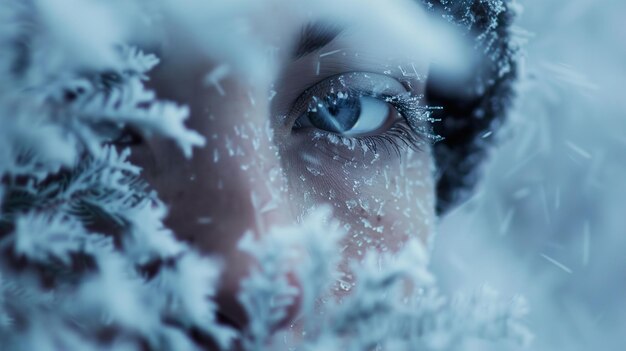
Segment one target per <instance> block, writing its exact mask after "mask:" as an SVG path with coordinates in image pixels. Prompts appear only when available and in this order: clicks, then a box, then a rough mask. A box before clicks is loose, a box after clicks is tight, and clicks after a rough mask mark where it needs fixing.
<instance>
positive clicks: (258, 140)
mask: <svg viewBox="0 0 626 351" xmlns="http://www.w3.org/2000/svg"><path fill="white" fill-rule="evenodd" d="M349 3H350V2H349V1H348V2H346V6H348V5H349ZM396 3H397V4H398V6H401V7H399V8H398V9H396V10H397V11H396V12H393V11H391V14H390V13H378V10H377V6H375V5H373V4H369V2H360V5H359V6H360V11H362V12H361V13H362V14H365V15H367V16H370V17H368V18H369V20H368V21H365V22H366V23H363V21H361V20H360V19H359V17H362V16H364V15H359V16H353V15H345V14H344V13H343V12H341V11H340V10H341V9H342V7H341V6H338V7H337V13H334V12H333V11H332V10H328V11H325V12H320V13H318V14H314V15H311V13H310V12H308V11H304V10H302V9H299V8H298V6H295V5H294V3H293V2H290V1H280V0H276V1H268V2H267V6H265V5H263V6H261V10H258V9H257V10H256V11H243V12H242V13H241V14H239V15H237V16H236V17H237V19H238V21H242V22H244V23H246V28H248V29H249V32H253V33H254V34H255V36H254V38H255V40H256V42H255V43H256V44H258V46H259V48H260V52H265V54H264V55H266V56H264V57H265V58H266V59H260V61H263V62H265V63H264V64H266V66H265V67H267V69H263V70H262V71H263V75H262V76H257V77H253V78H251V77H252V76H251V75H250V74H247V73H246V71H245V69H240V68H239V66H238V65H239V63H238V62H235V60H234V59H233V58H232V57H229V56H228V55H227V54H224V55H222V57H219V56H220V55H213V56H212V55H211V54H206V52H205V51H204V50H203V48H202V47H201V45H200V44H198V43H199V41H197V40H192V39H189V37H190V35H189V33H187V32H186V29H185V28H184V26H181V24H179V23H176V22H175V21H172V23H170V24H169V25H168V27H166V33H167V35H168V37H169V40H167V41H166V43H165V44H164V46H163V51H162V53H161V56H162V63H161V64H160V66H159V67H158V68H157V70H156V71H155V72H154V74H153V75H152V76H151V82H150V85H151V87H152V88H154V89H155V90H156V92H157V95H158V96H159V97H160V98H165V99H169V100H173V101H177V102H179V103H182V104H186V105H188V106H189V108H190V117H189V120H188V121H187V126H188V127H189V128H191V129H193V130H195V131H197V132H198V133H200V134H202V135H203V136H204V137H205V139H206V145H205V146H204V147H202V148H197V149H195V150H194V153H193V156H192V157H191V158H189V159H187V158H185V157H184V155H183V154H182V153H181V152H180V151H179V150H178V149H177V148H176V147H175V145H174V144H173V143H171V142H168V141H166V140H163V139H158V138H146V139H145V140H143V141H142V142H141V143H139V144H136V145H132V152H133V155H132V161H134V163H136V164H139V165H141V166H142V167H143V169H144V171H143V177H145V179H146V180H147V181H148V182H149V183H150V184H151V186H152V187H153V188H154V189H156V190H157V192H158V194H159V195H160V198H161V199H162V200H163V201H164V202H165V203H166V204H167V205H168V207H169V214H168V217H167V219H166V224H167V225H168V226H169V227H170V228H171V229H173V230H174V232H175V233H176V235H177V236H178V237H179V238H180V239H182V240H185V241H187V242H189V243H190V244H191V245H192V246H193V247H195V248H197V249H198V250H199V251H201V252H203V253H205V254H207V255H211V256H214V257H219V258H221V260H222V262H223V268H224V271H223V275H222V280H221V286H220V292H219V294H218V298H217V300H218V304H219V305H220V314H221V315H222V316H223V318H224V319H225V321H226V322H227V323H229V324H233V325H235V326H237V327H242V326H243V325H245V323H246V322H245V321H246V317H245V314H244V312H243V311H242V309H241V307H240V306H239V305H238V303H237V301H236V293H237V290H238V288H239V282H240V281H241V279H242V278H243V277H245V276H246V274H247V273H248V269H249V267H250V266H251V265H252V264H254V263H253V262H252V261H251V259H249V258H248V257H246V256H245V255H244V254H243V253H241V252H240V251H238V250H237V242H238V241H239V239H240V238H241V237H242V235H243V234H244V233H246V232H248V231H252V232H253V233H255V235H263V233H264V232H267V230H268V229H269V228H271V227H272V226H277V225H284V224H292V223H297V222H298V221H299V220H300V219H301V218H302V217H303V216H304V215H305V214H306V213H307V211H309V210H310V209H312V208H315V207H317V206H320V205H330V206H331V207H332V208H333V213H334V215H335V216H336V217H337V218H338V219H339V220H340V221H341V223H342V224H343V225H344V226H345V228H347V229H348V236H347V237H346V239H345V240H344V243H343V247H344V248H345V249H344V250H343V255H344V256H343V259H348V258H359V257H362V255H363V254H364V253H365V251H366V250H367V249H368V248H375V249H377V250H381V251H387V250H391V251H395V250H397V249H398V248H400V247H401V246H402V244H403V243H404V242H405V241H406V240H407V239H408V238H411V237H418V238H420V239H421V240H422V241H424V242H426V240H427V239H428V237H429V236H430V235H431V234H432V231H433V227H434V221H435V213H434V197H435V195H434V180H433V172H432V171H433V159H432V155H431V152H430V146H429V145H428V143H426V142H422V143H420V144H419V148H411V147H406V146H402V145H401V147H400V148H398V150H397V151H396V150H395V149H394V148H393V147H391V146H389V147H388V148H387V146H385V144H384V143H385V142H388V141H385V140H383V139H375V140H377V142H376V143H377V145H378V146H379V147H378V148H377V150H370V149H367V148H365V147H362V146H361V145H360V144H357V143H356V142H354V141H351V142H347V144H349V145H347V146H346V145H344V143H343V141H339V142H337V140H335V139H333V138H332V136H331V137H329V136H328V135H329V134H333V133H331V132H329V131H324V130H321V129H320V128H317V127H315V126H310V125H309V126H307V127H300V126H299V124H298V121H301V118H303V117H302V116H303V115H305V114H306V113H307V111H308V110H307V107H308V106H309V104H310V102H311V98H312V97H313V96H316V97H323V96H324V95H327V94H330V91H331V90H332V89H333V88H334V89H338V88H339V87H346V86H347V87H349V88H351V89H361V90H375V92H376V93H379V92H384V93H385V94H386V95H399V94H405V95H406V94H410V95H412V96H419V95H420V94H421V93H423V91H424V87H425V84H426V79H427V70H428V65H429V62H428V59H427V55H425V54H424V53H423V52H420V51H419V48H417V49H411V50H409V49H407V47H408V46H410V42H407V40H410V38H412V37H415V36H418V35H420V34H419V33H415V32H411V31H410V30H411V28H407V29H406V30H404V33H403V35H404V36H405V37H402V38H401V37H399V36H398V33H397V32H396V28H394V26H393V25H391V24H389V25H385V23H388V22H387V21H388V18H387V16H396V19H397V17H398V16H406V19H407V21H409V20H410V21H413V22H414V21H417V20H418V19H419V18H422V17H421V16H423V15H424V14H423V12H422V10H421V9H420V8H419V6H417V5H414V4H409V3H408V2H405V1H390V2H389V3H388V4H386V6H389V7H391V8H393V6H395V4H396ZM327 7H328V8H331V7H329V6H327ZM369 7H371V9H370V8H369ZM342 16H343V17H342ZM274 19H282V20H281V21H277V20H274ZM337 19H340V21H339V22H340V23H341V29H340V30H339V33H336V35H334V36H332V38H330V40H318V43H317V44H319V45H318V46H315V45H314V46H313V47H309V48H308V50H300V51H301V52H300V53H299V54H298V55H294V51H297V50H298V45H299V43H301V39H302V35H303V28H306V27H307V25H309V26H311V25H312V26H316V25H317V24H319V23H328V22H329V21H330V22H333V23H334V21H336V20H337ZM381 24H382V25H381ZM370 25H371V27H368V26H370ZM317 29H319V28H317ZM372 33H376V36H372ZM318 34H319V33H318ZM207 35H210V33H209V34H207ZM220 35H221V36H222V40H224V42H225V43H229V45H235V46H236V45H237V40H238V37H236V35H238V34H236V33H235V34H232V35H233V37H232V38H231V37H228V34H225V33H220ZM318 39H319V38H318ZM326 39H328V38H326ZM324 41H327V42H324ZM233 42H234V44H233ZM403 43H404V44H403ZM242 45H243V44H242ZM263 48H267V49H268V50H263ZM328 53H331V54H328ZM399 53H402V54H399ZM224 67H228V70H227V73H225V74H224V75H223V76H221V77H219V79H218V80H217V83H215V84H212V83H211V82H209V83H207V81H206V79H205V77H206V76H207V74H208V73H210V72H215V70H216V69H222V68H224ZM407 72H410V73H407ZM342 75H343V78H341V80H343V82H344V83H338V81H339V80H340V79H339V78H338V77H341V76H342ZM333 77H334V78H333ZM333 79H334V80H333ZM324 82H326V83H324ZM316 86H317V88H313V89H315V90H314V94H313V93H311V90H310V89H309V88H311V87H316ZM307 89H309V90H307ZM369 93H371V91H370V92H369ZM372 101H373V100H372ZM379 101H380V103H376V102H372V104H374V105H372V106H375V107H372V108H373V109H374V108H378V109H380V108H381V106H388V107H387V108H388V110H384V109H383V111H387V113H385V114H384V116H383V117H384V118H383V119H384V120H385V123H384V124H383V125H382V126H378V127H377V128H374V129H373V130H367V131H365V132H363V133H360V134H359V135H350V136H348V137H347V138H346V139H342V140H353V139H355V138H363V137H372V136H379V135H387V134H385V133H388V131H389V130H390V129H391V128H392V127H393V126H394V125H395V124H396V123H404V122H403V117H402V116H401V115H400V113H399V112H398V111H397V110H396V108H395V107H393V106H391V105H390V104H388V103H387V102H384V101H382V100H380V99H379ZM420 103H421V104H426V101H421V102H420ZM298 104H299V105H298ZM380 104H382V105H380ZM298 106H300V107H298ZM362 108H363V111H369V110H367V109H366V108H365V107H362ZM368 108H369V107H368ZM374 110H375V109H374ZM374 110H372V111H374ZM372 113H373V112H372ZM334 134H341V133H334ZM400 144H401V143H400ZM354 145H356V146H354ZM352 146H354V147H352ZM344 271H345V273H346V274H345V276H344V278H343V279H342V280H343V281H344V283H347V284H348V285H349V284H353V283H356V282H353V281H352V280H351V276H350V274H349V272H347V271H346V270H345V269H344ZM294 284H296V285H297V282H294ZM346 290H349V289H346ZM343 293H349V292H345V291H343V290H341V289H338V292H337V296H341V294H343ZM292 317H293V314H292V315H291V316H290V318H292Z"/></svg>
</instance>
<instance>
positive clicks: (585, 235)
mask: <svg viewBox="0 0 626 351" xmlns="http://www.w3.org/2000/svg"><path fill="white" fill-rule="evenodd" d="M521 3H522V5H523V7H524V12H523V14H522V17H521V18H520V21H519V29H520V31H521V32H524V33H525V34H523V36H524V37H527V39H528V44H527V45H526V49H527V55H526V56H527V57H526V64H525V75H526V79H525V80H524V81H523V84H521V85H520V89H519V99H518V101H517V107H516V108H515V110H514V111H513V114H512V116H511V123H510V124H509V126H508V127H507V129H506V130H505V131H504V133H502V134H501V135H500V147H499V149H498V150H496V151H495V152H494V153H493V155H492V158H491V160H490V162H489V163H488V164H487V167H486V168H485V177H484V179H483V180H482V183H481V185H480V186H479V188H478V189H477V191H476V193H475V196H474V197H473V198H472V199H471V200H470V201H469V202H468V203H466V204H464V205H463V206H462V207H460V208H458V209H457V210H455V211H454V212H452V213H451V214H450V215H448V216H447V217H446V218H444V219H443V220H442V223H441V227H440V231H439V234H438V237H437V239H436V241H435V248H434V258H433V260H434V261H433V269H434V270H435V272H436V273H437V274H438V276H439V277H440V278H439V279H440V283H441V284H442V287H443V288H444V289H446V290H447V289H449V290H450V291H454V290H457V289H468V288H469V289H472V288H478V287H480V286H482V285H483V284H488V285H490V286H492V287H494V288H495V289H496V290H499V291H500V292H501V293H502V294H503V295H507V296H508V295H513V294H516V293H521V294H523V295H524V296H526V298H527V299H528V301H529V305H530V315H529V317H528V324H529V325H530V327H531V329H532V330H533V332H534V333H535V340H534V343H533V344H532V346H531V347H530V349H532V350H540V351H544V350H568V351H576V350H624V349H625V346H624V345H625V344H626V116H625V115H624V114H625V113H626V88H625V84H626V21H625V20H624V18H626V2H625V1H623V0H596V1H592V0H568V1H545V0H525V1H522V2H521ZM480 349H481V350H487V349H489V348H488V347H486V346H485V345H481V346H480ZM496 349H498V350H503V349H506V348H505V347H504V346H503V345H498V346H497V347H496ZM511 349H516V348H515V347H511Z"/></svg>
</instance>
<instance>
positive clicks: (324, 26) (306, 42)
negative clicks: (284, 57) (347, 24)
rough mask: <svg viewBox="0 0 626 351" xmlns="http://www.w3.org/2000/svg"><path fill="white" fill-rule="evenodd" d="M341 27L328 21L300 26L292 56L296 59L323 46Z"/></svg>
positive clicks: (334, 36)
mask: <svg viewBox="0 0 626 351" xmlns="http://www.w3.org/2000/svg"><path fill="white" fill-rule="evenodd" d="M342 31H343V28H342V27H341V26H339V25H336V24H331V23H328V22H314V23H309V24H307V25H305V26H304V28H302V33H301V35H300V39H299V41H298V45H297V46H296V47H295V50H294V51H293V54H292V58H293V59H294V60H297V59H299V58H301V57H303V56H306V55H308V54H310V53H312V52H315V51H317V50H319V49H321V48H323V47H324V46H326V45H328V44H330V42H332V41H333V40H334V39H335V38H336V37H337V36H338V35H339V34H340V33H341V32H342Z"/></svg>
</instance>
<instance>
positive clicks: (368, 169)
mask: <svg viewBox="0 0 626 351" xmlns="http://www.w3.org/2000/svg"><path fill="white" fill-rule="evenodd" d="M294 139H295V140H293V142H292V143H291V144H290V145H289V148H288V150H285V151H284V155H285V157H284V160H285V162H284V164H285V170H286V173H287V178H288V179H289V186H290V191H289V193H290V194H291V195H290V200H291V202H292V203H293V204H296V205H297V206H298V207H299V211H298V212H299V213H306V211H307V210H308V209H310V208H313V207H315V206H318V205H320V204H330V205H332V206H333V208H334V213H335V215H336V216H338V217H339V219H340V220H341V221H342V222H343V223H344V226H345V228H346V229H347V231H348V237H347V239H346V242H345V244H344V245H345V250H344V253H345V254H344V258H359V257H361V256H363V255H364V254H365V253H366V251H367V250H368V249H370V248H375V249H377V250H379V251H387V250H391V251H396V250H397V249H399V248H400V247H401V246H402V244H403V243H404V242H406V240H407V239H408V238H411V237H419V238H420V239H421V240H422V241H424V242H425V241H426V240H427V238H428V237H429V235H430V233H431V232H432V230H433V224H434V217H435V214H434V184H433V177H432V168H431V167H432V160H431V154H430V150H429V149H428V148H426V149H424V150H421V151H412V150H408V149H402V150H401V151H400V152H399V153H396V151H395V150H392V149H389V150H388V151H387V150H384V149H383V150H378V152H377V153H374V152H372V151H369V150H368V151H364V150H363V149H362V148H359V147H355V148H353V149H351V148H349V147H346V146H343V145H333V144H332V143H329V142H328V141H327V140H317V141H313V140H311V138H307V137H297V138H294Z"/></svg>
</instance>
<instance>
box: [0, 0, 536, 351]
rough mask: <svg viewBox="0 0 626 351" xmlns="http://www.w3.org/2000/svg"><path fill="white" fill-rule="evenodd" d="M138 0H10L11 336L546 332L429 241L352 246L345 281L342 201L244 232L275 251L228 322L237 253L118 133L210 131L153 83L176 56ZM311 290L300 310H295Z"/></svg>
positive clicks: (397, 340) (203, 338) (4, 31)
mask: <svg viewBox="0 0 626 351" xmlns="http://www.w3.org/2000/svg"><path fill="white" fill-rule="evenodd" d="M137 3H138V4H139V3H140V2H137ZM120 6H121V7H123V8H124V9H126V10H128V9H129V7H128V6H129V5H120V4H119V3H118V2H115V1H113V2H110V3H109V4H105V3H102V2H94V1H86V0H85V1H80V0H62V1H61V0H55V1H53V0H39V1H19V0H3V1H2V3H1V4H0V19H1V20H0V52H2V57H0V177H1V183H0V195H1V196H0V201H1V202H0V205H1V212H0V250H2V253H1V255H0V344H1V349H2V350H10V351H13V350H15V351H17V350H20V351H21V350H50V351H56V350H81V351H83V350H176V351H178V350H197V349H203V348H207V347H208V348H214V349H224V350H226V349H229V347H230V346H231V345H233V344H234V342H237V343H240V344H241V345H242V347H243V348H244V349H246V350H267V349H272V350H273V349H303V350H372V349H384V350H450V349H454V347H455V346H456V345H459V344H460V343H462V342H465V341H466V340H468V339H472V338H486V339H488V340H497V339H512V340H515V341H521V342H525V341H527V340H528V338H529V333H528V331H527V330H526V329H525V327H523V323H522V321H521V319H522V317H523V315H524V314H525V313H526V309H525V306H524V303H523V300H521V299H514V300H513V301H509V300H506V299H498V298H496V297H495V296H494V294H493V293H492V292H491V291H489V290H485V291H482V292H480V293H477V294H470V295H459V296H457V297H453V298H450V299H446V298H444V297H442V296H441V295H440V294H439V293H438V291H437V288H436V280H435V278H434V277H433V276H432V274H431V273H429V270H428V267H427V265H428V261H429V259H428V253H427V252H426V251H425V249H424V248H423V246H422V244H421V243H420V242H418V241H410V242H409V243H407V245H406V246H405V247H404V248H403V249H401V250H400V251H399V252H397V253H395V254H391V253H379V252H375V251H372V252H369V253H368V254H367V255H366V256H365V258H364V259H363V260H362V261H360V262H356V261H354V262H351V264H350V270H351V271H352V272H353V275H354V278H355V281H356V284H355V285H353V286H352V285H350V286H347V287H346V286H344V285H342V283H341V279H340V278H341V277H340V273H339V269H338V267H337V265H338V261H336V260H332V259H331V260H329V259H328V258H329V257H340V254H339V252H340V246H339V241H340V239H341V238H342V232H341V230H339V229H338V227H339V226H338V224H337V223H335V222H333V221H332V220H331V219H330V218H329V217H330V216H329V214H328V212H327V211H324V210H319V211H314V212H313V214H312V215H311V216H309V217H308V219H306V220H305V221H304V222H303V223H301V224H300V225H299V226H296V227H288V228H282V229H280V228H279V229H273V230H271V231H270V232H268V233H265V234H266V235H263V237H262V238H260V239H259V238H257V239H255V238H254V237H253V236H251V235H250V236H246V237H244V239H243V241H242V242H241V245H240V247H241V249H242V250H243V251H245V252H247V253H248V254H249V255H251V256H252V257H255V258H257V261H258V267H256V268H255V269H254V270H253V272H252V274H251V275H250V276H249V277H248V278H247V279H245V280H244V281H243V282H242V285H241V288H242V289H241V292H240V294H239V299H240V301H241V303H242V305H243V306H244V307H245V310H246V311H247V313H248V314H249V316H248V317H249V323H248V326H247V327H246V328H244V330H242V331H236V330H233V329H231V328H230V327H227V326H224V325H222V324H219V323H217V317H216V310H217V305H216V303H215V302H214V301H213V297H214V296H215V294H216V290H217V287H218V286H219V277H220V272H221V270H222V269H227V268H225V267H221V265H220V264H219V261H217V260H214V259H212V258H208V257H205V256H202V255H200V254H199V253H197V252H195V250H194V249H193V248H192V247H190V246H189V245H188V244H186V243H184V242H182V241H180V240H178V239H177V238H176V237H175V236H174V233H173V232H172V231H171V230H170V229H168V228H167V227H166V226H165V225H164V223H163V221H164V218H165V216H166V214H167V208H166V206H165V205H164V204H163V203H162V202H161V201H160V200H159V198H158V194H156V193H155V192H153V191H151V190H150V187H149V185H148V184H145V183H144V181H143V180H142V178H141V169H140V168H139V167H137V166H135V165H133V164H131V163H130V162H129V161H128V159H129V157H130V151H128V150H126V149H122V150H120V149H119V148H117V147H115V146H111V145H110V143H111V142H112V141H114V140H116V139H117V138H118V137H119V136H120V135H121V131H122V130H124V129H127V128H132V129H133V130H136V131H137V132H138V133H140V134H142V135H145V136H158V137H161V138H168V139H171V140H172V141H174V142H176V143H177V145H178V146H179V147H180V149H181V151H182V152H183V153H184V154H185V155H186V156H187V157H190V156H191V155H192V152H193V150H194V148H196V147H202V146H203V145H204V138H203V137H202V136H201V135H200V134H198V133H197V132H194V131H192V130H189V129H187V128H186V127H185V125H184V122H185V119H186V118H187V117H188V114H189V111H188V109H187V108H186V107H185V106H180V105H178V104H176V103H175V102H170V101H163V100H159V99H157V97H156V96H155V94H154V93H153V92H151V91H150V90H149V89H148V88H147V87H146V85H145V82H146V80H147V78H148V76H149V71H150V70H151V69H152V68H154V67H155V65H157V64H158V58H157V57H155V56H154V55H151V54H148V53H144V52H142V51H141V50H139V49H137V48H135V47H133V46H130V45H129V44H128V42H129V37H128V32H127V31H126V29H127V23H125V20H127V19H129V18H130V19H131V20H137V21H139V20H140V18H133V17H132V16H131V15H129V14H126V15H125V16H121V15H120V13H121V12H120V11H121V10H120V9H119V7H120ZM137 8H139V5H138V7H137ZM70 9H71V10H70ZM181 13H185V11H181ZM179 15H180V13H179ZM105 29H106V30H105ZM113 29H115V30H113ZM293 262H297V263H298V264H297V265H293V264H291V263H293ZM294 267H295V268H294ZM381 267H382V268H381ZM296 282H297V283H296ZM342 290H349V293H341V294H340V293H338V291H342ZM293 304H297V306H296V307H298V309H299V318H298V320H297V322H296V323H295V324H294V325H287V326H285V325H282V324H281V320H282V319H283V318H284V315H285V313H286V312H285V311H286V309H287V308H289V307H290V306H292V305H293ZM203 343H205V344H206V343H208V344H209V345H210V346H206V345H202V344H203Z"/></svg>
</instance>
